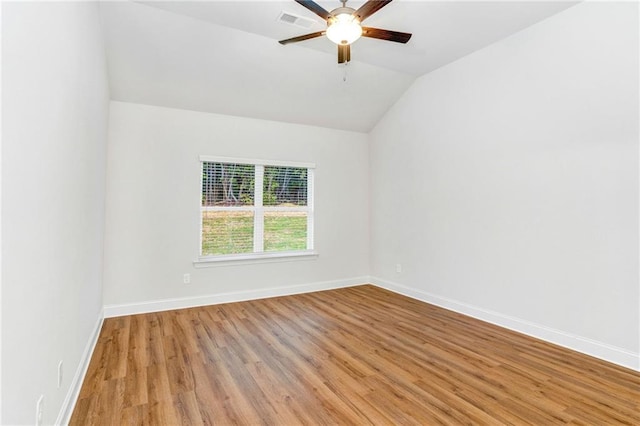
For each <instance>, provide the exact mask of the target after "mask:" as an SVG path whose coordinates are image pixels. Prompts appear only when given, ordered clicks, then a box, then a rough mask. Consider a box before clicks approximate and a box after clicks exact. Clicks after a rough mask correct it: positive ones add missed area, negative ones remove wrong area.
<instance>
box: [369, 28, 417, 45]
mask: <svg viewBox="0 0 640 426" xmlns="http://www.w3.org/2000/svg"><path fill="white" fill-rule="evenodd" d="M362 37H370V38H378V39H380V40H388V41H395V42H396V43H406V42H408V41H409V39H410V38H411V34H410V33H401V32H400V31H391V30H381V29H380V28H371V27H362Z"/></svg>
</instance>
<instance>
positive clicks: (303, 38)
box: [278, 31, 325, 44]
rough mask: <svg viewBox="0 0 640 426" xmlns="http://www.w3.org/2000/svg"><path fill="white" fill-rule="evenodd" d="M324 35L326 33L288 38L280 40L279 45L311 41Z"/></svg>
mask: <svg viewBox="0 0 640 426" xmlns="http://www.w3.org/2000/svg"><path fill="white" fill-rule="evenodd" d="M324 33H325V32H324V31H318V32H315V33H309V34H305V35H301V36H298V37H293V38H288V39H286V40H280V41H279V42H278V43H280V44H289V43H296V42H298V41H303V40H309V39H311V38H316V37H320V36H321V35H324Z"/></svg>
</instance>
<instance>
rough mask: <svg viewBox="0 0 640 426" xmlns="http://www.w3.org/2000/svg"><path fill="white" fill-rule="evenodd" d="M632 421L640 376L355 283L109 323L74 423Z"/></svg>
mask: <svg viewBox="0 0 640 426" xmlns="http://www.w3.org/2000/svg"><path fill="white" fill-rule="evenodd" d="M566 423H570V424H583V425H611V424H633V425H640V373H637V372H634V371H632V370H628V369H625V368H621V367H618V366H615V365H613V364H609V363H607V362H603V361H600V360H597V359H595V358H591V357H588V356H585V355H582V354H579V353H576V352H572V351H570V350H567V349H563V348H560V347H557V346H554V345H551V344H548V343H545V342H542V341H539V340H535V339H532V338H530V337H527V336H524V335H521V334H517V333H514V332H511V331H508V330H505V329H503V328H500V327H496V326H493V325H490V324H487V323H484V322H481V321H478V320H474V319H471V318H469V317H465V316H463V315H459V314H456V313H453V312H450V311H447V310H444V309H441V308H437V307H435V306H432V305H429V304H426V303H422V302H419V301H416V300H413V299H410V298H407V297H403V296H400V295H397V294H394V293H391V292H388V291H385V290H382V289H379V288H377V287H374V286H370V285H364V286H358V287H352V288H345V289H339V290H331V291H324V292H318V293H310V294H303V295H296V296H288V297H278V298H272V299H264V300H257V301H250V302H240V303H231V304H224V305H215V306H207V307H202V308H193V309H181V310H175V311H167V312H161V313H153V314H145V315H134V316H127V317H120V318H111V319H107V320H105V322H104V326H103V328H102V331H101V334H100V337H99V341H98V344H97V346H96V349H95V352H94V354H93V357H92V359H91V363H90V366H89V370H88V373H87V375H86V378H85V381H84V384H83V387H82V390H81V393H80V397H79V400H78V403H77V405H76V407H75V410H74V412H73V417H72V420H71V425H94V424H117V425H119V424H130V425H142V424H152V425H174V424H176V425H177V424H185V425H201V424H270V425H296V424H358V425H360V424H402V425H405V424H406V425H409V424H418V425H436V424H490V425H495V424H514V425H522V424H534V425H551V424H566Z"/></svg>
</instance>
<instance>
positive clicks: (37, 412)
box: [36, 395, 44, 426]
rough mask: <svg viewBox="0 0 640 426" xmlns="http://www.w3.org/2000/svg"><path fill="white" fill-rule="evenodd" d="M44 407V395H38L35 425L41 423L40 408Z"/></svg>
mask: <svg viewBox="0 0 640 426" xmlns="http://www.w3.org/2000/svg"><path fill="white" fill-rule="evenodd" d="M43 409H44V395H40V398H38V403H37V404H36V426H41V425H42V410H43Z"/></svg>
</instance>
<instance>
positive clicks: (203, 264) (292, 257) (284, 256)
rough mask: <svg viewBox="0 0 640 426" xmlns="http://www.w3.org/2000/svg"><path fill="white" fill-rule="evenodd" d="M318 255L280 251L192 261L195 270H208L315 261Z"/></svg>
mask: <svg viewBox="0 0 640 426" xmlns="http://www.w3.org/2000/svg"><path fill="white" fill-rule="evenodd" d="M317 257H318V253H317V252H316V251H313V250H307V251H282V252H274V253H259V254H258V253H248V254H231V255H225V256H210V257H201V258H199V259H196V260H194V261H193V266H194V267H196V268H210V267H215V266H230V265H238V264H243V265H250V264H254V263H275V262H292V261H297V260H315V259H316V258H317Z"/></svg>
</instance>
